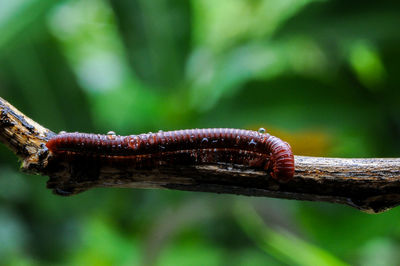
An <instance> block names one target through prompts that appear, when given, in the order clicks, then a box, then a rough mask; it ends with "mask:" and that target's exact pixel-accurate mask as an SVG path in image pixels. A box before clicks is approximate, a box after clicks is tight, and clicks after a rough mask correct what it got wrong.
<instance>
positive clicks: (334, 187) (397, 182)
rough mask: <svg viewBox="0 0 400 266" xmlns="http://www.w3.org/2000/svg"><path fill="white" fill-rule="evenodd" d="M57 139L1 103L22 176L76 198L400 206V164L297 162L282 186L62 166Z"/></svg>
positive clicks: (169, 172)
mask: <svg viewBox="0 0 400 266" xmlns="http://www.w3.org/2000/svg"><path fill="white" fill-rule="evenodd" d="M54 135H55V133H53V132H52V131H50V130H48V129H46V128H44V127H42V126H41V125H39V124H37V123H36V122H34V121H32V120H31V119H29V118H28V117H26V116H25V115H23V114H22V113H21V112H19V111H18V110H17V109H16V108H15V107H13V106H11V105H10V104H9V103H8V102H7V101H5V100H3V99H1V98H0V141H1V142H3V143H4V144H6V145H7V146H8V147H9V148H10V149H11V150H12V151H13V152H14V153H15V154H16V155H17V156H19V157H20V159H21V160H22V162H23V163H22V170H23V171H25V172H28V173H34V174H41V175H48V176H50V179H49V181H48V187H49V188H51V189H53V190H54V192H56V193H57V194H61V195H72V194H76V193H79V192H82V191H85V190H88V189H90V188H93V187H130V188H168V189H178V190H189V191H205V192H213V193H230V194H240V195H248V196H267V197H277V198H286V199H297V200H311V201H327V202H334V203H342V204H347V205H350V206H352V207H355V208H357V209H360V210H363V211H367V212H372V213H377V212H382V211H385V210H388V209H390V208H393V207H395V206H397V205H399V204H400V193H399V192H400V158H395V159H379V158H373V159H340V158H321V157H306V156H295V167H296V169H295V170H296V172H295V177H294V178H293V179H292V180H291V181H289V182H287V183H281V182H279V181H276V180H274V179H272V178H271V177H270V176H269V175H268V174H267V173H266V172H264V171H256V170H253V169H248V168H243V167H239V166H237V165H232V164H220V165H197V166H179V167H178V166H177V167H173V166H169V167H162V168H157V169H148V170H137V169H132V168H129V167H128V166H124V167H122V166H121V167H119V168H110V167H102V166H99V165H98V164H95V163H93V164H90V163H89V162H85V163H84V164H82V162H71V161H60V159H59V158H55V157H54V156H51V155H50V154H49V151H48V150H47V148H46V146H45V144H46V142H47V141H48V140H49V139H50V138H51V137H52V136H54Z"/></svg>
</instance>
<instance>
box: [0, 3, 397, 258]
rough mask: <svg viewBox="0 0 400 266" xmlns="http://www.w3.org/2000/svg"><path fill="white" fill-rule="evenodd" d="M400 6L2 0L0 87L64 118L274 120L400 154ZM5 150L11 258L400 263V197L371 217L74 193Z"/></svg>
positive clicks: (359, 150) (1, 204) (53, 123)
mask: <svg viewBox="0 0 400 266" xmlns="http://www.w3.org/2000/svg"><path fill="white" fill-rule="evenodd" d="M399 8H400V4H399V3H398V1H384V2H380V3H375V2H365V1H352V2H348V1H316V0H283V1H282V0H251V1H249V0H235V1H232V0H219V1H212V0H191V1H186V0H157V1H147V0H133V1H116V0H115V1H114V0H109V1H107V0H63V1H49V0H40V1H39V0H15V1H6V0H0V95H1V97H3V98H5V99H7V100H8V101H10V102H11V103H12V104H14V105H16V106H17V107H18V108H20V109H21V110H22V111H23V112H25V113H26V114H27V115H29V116H30V117H32V118H33V119H35V120H36V121H38V122H39V123H41V124H43V125H44V126H47V127H49V128H50V129H52V130H54V131H59V130H67V131H83V132H99V133H104V132H107V131H108V130H114V131H116V132H117V133H119V134H135V133H142V132H146V131H153V132H154V131H157V130H159V129H163V130H168V129H180V128H191V127H193V128H196V127H198V128H204V127H239V128H249V129H257V128H259V127H264V128H267V130H268V131H269V132H271V133H272V134H274V135H278V136H280V137H282V138H283V139H285V140H287V141H289V142H290V143H291V144H292V146H293V149H294V151H295V153H296V154H303V155H319V156H340V157H349V156H353V157H380V156H391V157H399V156H400V153H399V150H400V106H399V100H400V90H399V89H398V85H399V84H400V75H398V73H399V71H400V49H399V48H398V47H400V45H399V44H400V34H399V31H398V27H397V25H400V17H399V16H398V10H399ZM0 162H1V164H0V243H2V244H1V245H0V262H4V263H5V264H8V265H39V264H40V265H43V264H44V265H46V264H48V265H54V264H60V265H64V264H65V265H87V264H96V265H114V264H119V265H132V264H134V265H141V264H142V265H282V264H283V265H286V264H297V265H310V264H313V263H314V264H319V265H321V264H322V263H324V264H325V265H343V264H345V263H349V264H358V265H393V264H395V263H396V262H397V261H398V260H399V259H400V258H399V255H398V249H399V248H400V246H399V240H400V226H399V225H398V223H397V221H398V220H399V218H400V212H399V210H397V209H395V210H392V211H390V212H388V213H385V214H380V215H376V216H371V215H367V214H363V213H360V212H358V211H356V210H352V209H350V208H348V207H345V206H336V205H332V204H323V203H309V202H295V201H286V200H275V199H264V198H262V199H250V198H246V197H236V196H228V195H212V194H206V193H189V192H176V191H153V190H146V191H143V190H128V189H97V190H93V191H89V192H85V193H84V194H82V195H78V196H74V197H72V198H61V197H56V196H54V195H52V194H51V193H50V192H49V191H48V190H46V189H45V180H44V178H41V177H34V176H25V175H23V174H21V173H19V172H18V169H17V165H18V164H17V162H16V160H15V157H14V156H13V155H12V154H11V153H10V152H9V151H7V150H6V149H5V148H4V147H1V150H0ZM235 202H236V203H237V204H236V203H235ZM254 209H255V210H256V211H254ZM293 254H299V256H293Z"/></svg>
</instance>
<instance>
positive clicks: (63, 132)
mask: <svg viewBox="0 0 400 266" xmlns="http://www.w3.org/2000/svg"><path fill="white" fill-rule="evenodd" d="M65 133H67V131H64V130H63V131H60V132H58V134H65Z"/></svg>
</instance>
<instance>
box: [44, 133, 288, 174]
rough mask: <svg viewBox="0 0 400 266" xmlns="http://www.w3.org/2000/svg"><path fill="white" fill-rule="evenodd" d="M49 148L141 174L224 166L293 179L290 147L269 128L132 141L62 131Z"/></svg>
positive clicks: (166, 135) (144, 136) (65, 155)
mask: <svg viewBox="0 0 400 266" xmlns="http://www.w3.org/2000/svg"><path fill="white" fill-rule="evenodd" d="M46 146H47V148H48V149H49V150H50V152H51V155H52V156H54V157H62V158H65V159H67V160H68V159H70V160H74V159H75V160H81V161H82V162H84V161H85V160H90V161H95V162H98V163H99V164H101V165H116V164H127V165H129V166H130V167H133V168H138V169H140V168H156V167H161V166H173V165H200V164H223V163H225V164H235V165H242V166H245V167H250V168H254V169H263V170H265V171H267V172H268V173H269V174H270V175H271V176H272V177H273V178H275V179H277V180H281V181H287V180H290V179H291V178H292V177H293V175H294V156H293V153H292V150H291V147H290V145H289V144H288V143H287V142H285V141H283V140H281V139H279V138H277V137H275V136H272V135H270V134H268V133H266V132H265V130H264V129H260V130H259V131H252V130H243V129H231V128H209V129H187V130H176V131H165V132H164V131H159V132H157V133H151V132H150V133H146V134H140V135H129V136H119V135H116V134H115V133H114V132H108V133H107V134H106V135H101V134H88V133H78V132H75V133H66V132H60V134H58V135H55V136H54V137H53V138H51V139H50V140H49V141H48V142H47V143H46Z"/></svg>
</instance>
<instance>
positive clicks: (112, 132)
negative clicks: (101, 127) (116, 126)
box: [107, 131, 116, 140]
mask: <svg viewBox="0 0 400 266" xmlns="http://www.w3.org/2000/svg"><path fill="white" fill-rule="evenodd" d="M115 136H116V134H115V132H114V131H108V132H107V137H108V139H111V140H113V139H115Z"/></svg>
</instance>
